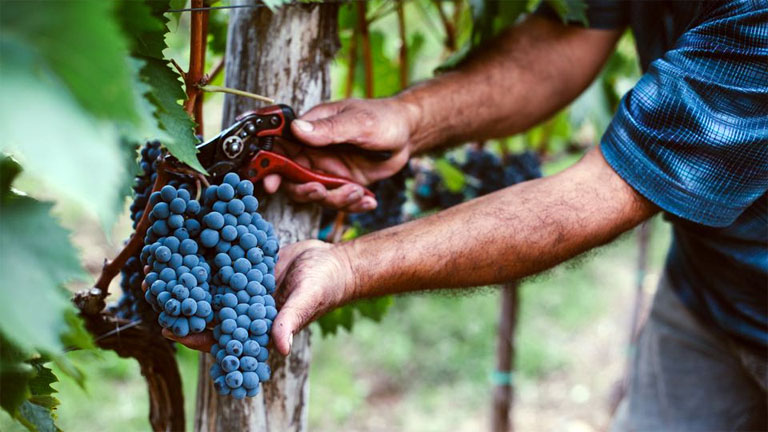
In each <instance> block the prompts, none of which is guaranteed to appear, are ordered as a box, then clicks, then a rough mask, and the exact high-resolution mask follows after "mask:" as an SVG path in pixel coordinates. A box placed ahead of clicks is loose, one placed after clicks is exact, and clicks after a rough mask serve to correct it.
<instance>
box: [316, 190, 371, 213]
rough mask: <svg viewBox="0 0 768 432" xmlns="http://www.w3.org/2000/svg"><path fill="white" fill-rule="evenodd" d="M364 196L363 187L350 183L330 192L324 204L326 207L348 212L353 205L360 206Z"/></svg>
mask: <svg viewBox="0 0 768 432" xmlns="http://www.w3.org/2000/svg"><path fill="white" fill-rule="evenodd" d="M364 196H365V195H364V193H363V187H362V186H360V185H358V184H352V183H350V184H345V185H344V186H340V187H338V188H336V189H331V190H329V191H328V194H327V196H326V197H325V199H324V200H323V201H322V204H323V205H324V206H326V207H332V208H335V209H339V210H346V209H347V208H348V207H351V206H353V205H360V204H361V201H362V199H363V197H364Z"/></svg>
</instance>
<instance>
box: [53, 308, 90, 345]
mask: <svg viewBox="0 0 768 432" xmlns="http://www.w3.org/2000/svg"><path fill="white" fill-rule="evenodd" d="M64 321H66V324H67V327H66V329H65V330H64V332H63V333H62V334H61V343H62V344H63V345H64V346H65V347H67V348H79V349H89V348H96V345H95V344H94V343H93V338H92V337H91V333H89V332H88V330H86V329H85V323H84V322H83V319H82V318H80V315H78V314H77V312H75V311H74V310H71V309H70V310H67V311H66V313H65V314H64Z"/></svg>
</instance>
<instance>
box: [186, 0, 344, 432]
mask: <svg viewBox="0 0 768 432" xmlns="http://www.w3.org/2000/svg"><path fill="white" fill-rule="evenodd" d="M235 3H236V4H256V2H255V1H253V0H249V1H242V2H235ZM337 12H338V5H336V4H312V3H307V4H291V5H286V6H283V7H282V8H281V9H280V10H279V11H278V12H277V13H274V14H273V13H272V12H270V11H269V10H268V9H267V8H264V7H259V8H243V9H233V10H231V11H230V14H231V15H230V21H229V35H228V39H227V53H226V85H227V86H228V87H232V88H236V89H240V90H246V91H250V92H254V93H258V94H263V95H266V96H270V97H273V98H274V99H275V100H277V101H278V102H280V103H287V104H290V105H292V106H293V107H294V108H295V109H296V110H297V112H298V113H301V112H305V111H307V110H308V109H309V108H311V107H312V106H314V105H316V104H317V103H319V102H322V101H324V100H327V99H328V98H329V97H330V90H331V87H330V62H331V61H332V60H333V57H334V54H335V53H336V50H337V49H338V46H339V43H338V34H337ZM257 106H258V103H257V102H255V101H253V100H251V99H247V98H243V97H238V96H234V95H227V99H226V100H225V104H224V119H223V122H224V126H227V125H228V124H229V123H231V122H232V121H233V120H234V118H235V117H236V116H237V115H238V114H239V113H242V112H244V111H247V110H251V109H254V108H256V107H257ZM261 204H262V205H261V206H260V209H259V211H260V212H262V215H263V216H264V218H265V219H267V220H269V221H270V222H272V223H273V224H274V225H275V229H276V231H277V233H278V236H279V237H280V242H281V244H282V245H286V244H288V243H293V242H296V241H299V240H303V239H307V238H309V237H311V236H312V235H313V234H314V233H315V232H316V229H317V225H318V223H319V218H320V211H319V209H318V208H317V207H315V206H308V205H297V204H295V203H292V202H290V201H289V200H288V199H287V198H285V197H284V196H282V195H279V194H278V195H275V196H272V197H269V199H263V200H262V202H261ZM309 342H310V334H309V330H304V331H302V332H300V333H298V334H296V336H295V337H294V340H293V350H292V354H291V355H290V356H289V357H282V356H281V355H280V354H278V353H277V352H276V351H275V350H274V348H272V349H271V352H270V358H269V362H270V365H271V367H272V379H271V380H270V382H268V383H266V384H265V385H263V387H262V391H261V393H260V394H259V395H258V396H256V397H253V398H246V399H245V400H243V401H236V400H234V399H232V398H231V397H229V396H224V397H221V396H218V395H217V394H216V392H215V391H214V389H213V386H212V384H211V379H210V377H209V375H208V368H209V367H210V365H211V364H212V361H213V358H212V357H211V356H210V355H209V354H201V362H200V371H199V383H198V394H197V409H196V413H195V414H196V415H195V430H196V431H281V432H282V431H305V430H306V429H307V414H308V408H309V406H308V397H309V381H308V379H309V376H308V375H309V362H310V346H309Z"/></svg>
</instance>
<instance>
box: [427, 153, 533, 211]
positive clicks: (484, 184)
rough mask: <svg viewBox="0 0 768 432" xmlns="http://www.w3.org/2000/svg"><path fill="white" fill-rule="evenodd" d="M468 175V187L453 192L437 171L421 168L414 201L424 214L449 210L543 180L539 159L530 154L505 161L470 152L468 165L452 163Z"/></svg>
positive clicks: (510, 157)
mask: <svg viewBox="0 0 768 432" xmlns="http://www.w3.org/2000/svg"><path fill="white" fill-rule="evenodd" d="M452 162H453V164H454V165H456V166H458V167H459V169H461V171H462V172H463V173H464V175H465V179H466V185H465V187H464V188H463V189H462V190H461V191H460V192H453V191H450V190H449V189H448V188H447V187H446V186H445V185H444V184H443V181H442V178H441V177H440V175H439V174H437V173H436V172H435V171H433V170H431V169H428V168H425V167H420V168H419V169H417V170H416V174H415V176H414V179H415V181H414V191H413V192H414V193H413V195H414V200H415V201H416V203H417V204H418V205H419V207H420V208H421V210H422V211H427V210H431V209H435V208H441V209H443V208H448V207H452V206H454V205H457V204H460V203H462V202H464V201H466V200H470V199H473V198H477V197H479V196H483V195H487V194H489V193H491V192H495V191H497V190H499V189H503V188H505V187H508V186H512V185H514V184H517V183H520V182H523V181H526V180H531V179H534V178H538V177H541V168H540V166H539V159H538V157H537V156H536V154H535V153H533V152H530V151H527V152H523V153H519V154H515V155H508V156H506V157H505V158H504V160H502V159H501V158H499V157H498V156H496V155H495V154H494V153H492V152H490V151H488V150H486V149H482V148H481V149H477V148H470V149H468V150H467V153H466V158H465V162H464V163H457V162H456V161H455V160H454V161H452Z"/></svg>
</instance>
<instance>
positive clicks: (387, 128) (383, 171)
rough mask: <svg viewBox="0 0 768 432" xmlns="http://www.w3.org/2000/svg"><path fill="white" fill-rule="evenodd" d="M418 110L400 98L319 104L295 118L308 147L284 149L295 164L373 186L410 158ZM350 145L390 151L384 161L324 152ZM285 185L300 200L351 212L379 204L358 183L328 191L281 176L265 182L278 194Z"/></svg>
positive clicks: (299, 135) (295, 126)
mask: <svg viewBox="0 0 768 432" xmlns="http://www.w3.org/2000/svg"><path fill="white" fill-rule="evenodd" d="M417 115H418V114H417V108H416V107H414V106H413V105H410V104H408V103H406V102H403V101H401V100H399V99H397V98H388V99H370V100H360V99H347V100H343V101H338V102H332V103H326V104H321V105H318V106H316V107H314V108H312V109H311V110H309V111H308V112H307V113H305V114H304V115H302V116H301V117H300V118H299V119H298V120H295V121H294V122H293V124H292V126H291V131H292V132H293V134H294V135H295V136H296V137H297V138H298V139H300V140H301V141H303V142H304V143H306V144H307V145H306V146H297V145H291V144H285V145H282V146H281V147H282V150H283V151H284V152H285V153H287V154H288V155H289V156H290V157H291V158H293V159H294V160H295V161H296V162H298V163H300V164H302V165H304V166H307V167H310V168H311V169H313V170H316V171H320V172H325V173H329V174H333V175H336V176H342V177H346V178H349V179H351V180H353V181H355V182H356V183H359V184H361V185H368V184H370V183H373V182H375V181H378V180H381V179H384V178H387V177H389V176H391V175H393V174H395V173H396V172H398V171H399V170H400V169H401V168H402V167H403V166H404V165H405V164H406V163H407V161H408V158H409V157H410V155H411V149H410V139H411V132H412V131H411V128H412V125H413V124H415V123H416V119H415V117H416V116H417ZM342 143H350V144H354V145H357V146H360V147H361V148H364V149H367V150H373V151H389V152H391V153H392V157H391V158H390V159H388V160H386V161H383V162H377V161H372V160H370V159H367V158H365V157H364V156H361V155H357V154H351V153H340V152H333V151H332V150H329V149H323V148H324V147H327V146H329V145H332V144H342ZM281 183H282V186H283V188H284V190H285V191H286V192H287V193H288V194H289V195H290V196H291V198H292V199H294V200H296V201H298V202H318V203H320V204H322V205H324V206H326V207H331V208H335V209H338V210H344V211H348V212H362V211H369V210H372V209H374V208H376V205H377V203H376V200H375V199H374V198H372V197H365V196H364V195H363V189H362V188H361V187H360V186H357V185H345V186H342V187H339V188H337V189H330V190H329V189H326V188H325V187H324V186H323V185H321V184H320V183H317V182H310V183H301V184H299V183H288V182H284V181H282V179H281V177H280V176H279V175H277V174H273V175H269V176H267V177H266V178H265V179H264V188H265V190H266V191H267V192H268V193H274V192H276V191H277V190H278V188H279V187H280V185H281Z"/></svg>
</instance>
